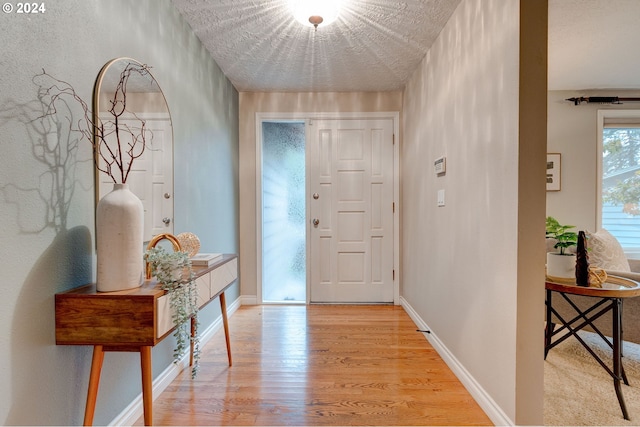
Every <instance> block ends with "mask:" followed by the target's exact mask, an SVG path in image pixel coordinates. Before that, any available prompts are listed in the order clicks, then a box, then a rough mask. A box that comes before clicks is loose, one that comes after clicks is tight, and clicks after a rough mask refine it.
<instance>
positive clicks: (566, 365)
mask: <svg viewBox="0 0 640 427" xmlns="http://www.w3.org/2000/svg"><path fill="white" fill-rule="evenodd" d="M580 336H581V337H582V338H583V339H584V340H585V341H586V342H587V343H589V344H590V345H591V346H592V348H593V349H594V351H595V352H596V353H597V354H598V355H599V356H600V357H602V360H604V361H605V362H608V364H609V366H611V365H610V363H611V353H612V351H611V350H610V348H609V347H608V346H607V344H606V343H604V341H602V338H600V337H599V336H598V335H596V334H594V333H591V332H580ZM623 355H624V357H623V358H622V364H623V366H624V369H625V372H626V373H627V378H628V380H629V384H630V385H629V386H626V385H624V383H622V393H623V395H624V400H625V402H626V404H627V410H628V411H629V417H630V418H631V420H630V421H627V420H625V419H624V418H622V411H621V410H620V405H619V404H618V399H617V398H616V392H615V390H614V388H613V379H612V378H611V377H610V376H609V374H608V373H607V372H606V371H605V370H604V369H602V367H601V366H600V365H599V364H598V362H596V361H595V359H594V358H593V357H592V356H591V355H590V354H589V353H588V352H587V350H585V349H584V347H582V345H581V344H580V343H579V342H578V340H576V339H575V338H573V337H571V338H569V339H567V340H565V341H564V342H563V343H562V344H560V345H558V346H557V347H555V348H553V349H552V350H551V351H550V352H549V355H548V356H547V360H546V361H545V365H544V423H545V425H562V426H568V425H591V426H626V425H633V426H637V425H640V345H638V344H635V343H629V342H625V343H624V345H623Z"/></svg>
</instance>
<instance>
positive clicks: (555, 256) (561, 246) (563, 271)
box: [545, 216, 578, 279]
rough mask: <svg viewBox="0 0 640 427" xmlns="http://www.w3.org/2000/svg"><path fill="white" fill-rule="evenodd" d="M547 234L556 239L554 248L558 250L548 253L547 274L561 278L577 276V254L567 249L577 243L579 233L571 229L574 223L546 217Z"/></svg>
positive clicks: (549, 237) (547, 236)
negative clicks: (569, 223)
mask: <svg viewBox="0 0 640 427" xmlns="http://www.w3.org/2000/svg"><path fill="white" fill-rule="evenodd" d="M545 225H546V231H545V236H546V238H547V239H554V241H555V244H554V246H553V247H554V248H555V249H558V252H548V253H547V276H550V277H559V278H565V279H567V278H573V277H575V266H576V255H575V254H573V253H568V252H567V249H568V248H570V247H572V246H575V245H577V243H578V233H576V232H574V231H570V230H572V229H574V228H575V226H574V225H562V224H560V223H559V222H558V220H556V219H555V218H553V217H551V216H548V217H547V219H546V224H545Z"/></svg>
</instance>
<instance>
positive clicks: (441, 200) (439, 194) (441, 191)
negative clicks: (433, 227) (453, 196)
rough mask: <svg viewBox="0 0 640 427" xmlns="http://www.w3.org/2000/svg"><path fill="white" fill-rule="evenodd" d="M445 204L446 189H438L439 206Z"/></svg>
mask: <svg viewBox="0 0 640 427" xmlns="http://www.w3.org/2000/svg"><path fill="white" fill-rule="evenodd" d="M442 206H444V190H438V207H442Z"/></svg>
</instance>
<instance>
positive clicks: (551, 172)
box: [547, 153, 560, 191]
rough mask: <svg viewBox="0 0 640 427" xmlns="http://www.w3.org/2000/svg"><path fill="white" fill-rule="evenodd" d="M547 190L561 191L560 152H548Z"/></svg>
mask: <svg viewBox="0 0 640 427" xmlns="http://www.w3.org/2000/svg"><path fill="white" fill-rule="evenodd" d="M547 191H560V153H547Z"/></svg>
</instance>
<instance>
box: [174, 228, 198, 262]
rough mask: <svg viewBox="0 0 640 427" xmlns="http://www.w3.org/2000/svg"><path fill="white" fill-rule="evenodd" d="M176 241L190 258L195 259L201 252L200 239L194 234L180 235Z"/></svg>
mask: <svg viewBox="0 0 640 427" xmlns="http://www.w3.org/2000/svg"><path fill="white" fill-rule="evenodd" d="M176 239H178V241H179V242H180V245H181V246H182V250H183V251H184V252H187V253H188V254H189V257H193V256H194V255H195V254H197V253H198V251H199V250H200V239H198V236H196V235H195V234H193V233H180V234H178V235H177V236H176Z"/></svg>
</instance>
